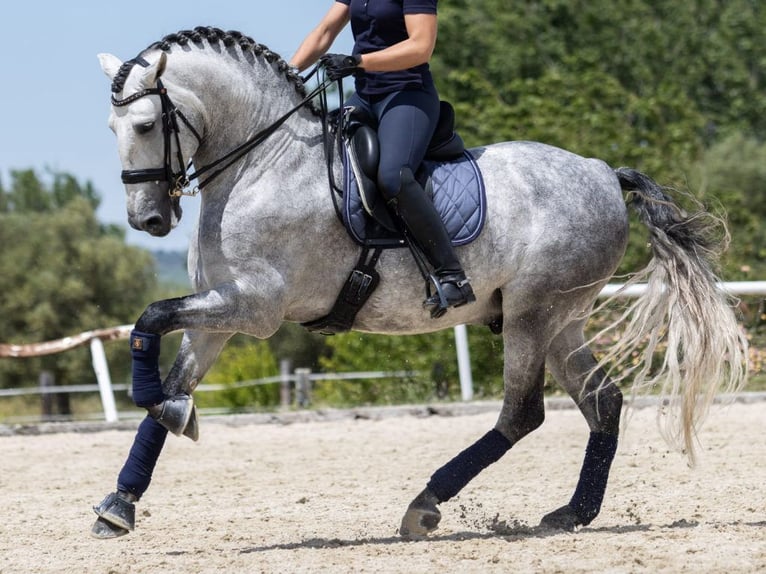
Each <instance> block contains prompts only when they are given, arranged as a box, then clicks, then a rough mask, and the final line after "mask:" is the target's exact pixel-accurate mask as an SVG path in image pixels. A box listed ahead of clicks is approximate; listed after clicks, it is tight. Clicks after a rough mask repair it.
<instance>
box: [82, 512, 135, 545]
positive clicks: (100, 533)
mask: <svg viewBox="0 0 766 574" xmlns="http://www.w3.org/2000/svg"><path fill="white" fill-rule="evenodd" d="M129 532H130V530H126V529H125V528H121V527H119V526H117V525H116V524H112V523H111V522H107V521H106V520H104V519H103V518H101V517H100V516H99V517H98V518H96V522H94V523H93V528H91V529H90V535H91V536H92V537H93V538H98V539H100V540H107V539H109V538H119V537H120V536H125V535H126V534H128V533H129Z"/></svg>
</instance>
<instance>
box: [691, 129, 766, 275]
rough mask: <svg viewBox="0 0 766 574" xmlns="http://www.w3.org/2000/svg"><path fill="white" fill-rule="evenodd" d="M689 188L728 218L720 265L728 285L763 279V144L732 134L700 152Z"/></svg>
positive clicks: (765, 260) (765, 188) (765, 231)
mask: <svg viewBox="0 0 766 574" xmlns="http://www.w3.org/2000/svg"><path fill="white" fill-rule="evenodd" d="M689 183H690V186H691V188H692V189H694V190H695V191H696V193H697V195H698V196H699V197H700V198H701V199H703V200H710V201H712V202H713V203H714V204H719V205H720V207H721V209H724V210H725V211H726V213H727V214H728V224H729V228H730V230H731V233H732V240H731V246H730V249H729V252H728V254H727V256H726V259H725V261H724V263H725V272H724V276H725V277H726V278H727V279H728V280H731V281H737V280H760V279H763V278H764V277H766V228H765V227H764V225H763V221H764V219H766V144H764V143H762V142H758V141H757V140H755V139H753V138H747V137H744V136H742V135H741V134H734V135H732V136H730V137H728V138H726V139H724V140H722V141H721V142H719V143H717V144H716V145H714V146H713V147H711V148H710V149H709V150H707V151H705V153H704V154H703V155H702V157H701V159H700V160H699V162H698V163H697V164H696V165H695V166H694V168H693V169H692V170H690V177H689Z"/></svg>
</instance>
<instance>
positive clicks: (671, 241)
mask: <svg viewBox="0 0 766 574" xmlns="http://www.w3.org/2000/svg"><path fill="white" fill-rule="evenodd" d="M615 174H616V175H617V178H618V180H619V182H620V186H621V187H622V189H623V191H627V192H632V193H633V198H632V200H631V201H630V205H631V206H632V207H633V208H634V209H635V210H636V211H637V212H638V216H639V218H640V219H641V221H642V222H643V223H644V224H645V225H646V227H647V228H648V229H649V234H650V243H651V249H652V259H651V261H650V262H649V264H648V265H647V266H646V267H645V268H644V269H643V270H642V271H640V272H638V273H637V274H635V275H634V276H632V277H631V280H630V281H629V282H628V284H627V285H634V284H636V283H640V282H641V283H643V282H646V283H647V289H646V291H645V292H644V293H643V294H642V295H641V296H640V297H638V298H637V299H636V300H635V301H634V302H633V303H632V304H631V305H630V306H629V307H628V309H627V310H626V311H625V313H624V314H623V315H622V316H621V317H620V318H619V319H618V320H617V321H616V322H615V323H613V324H612V325H611V326H610V327H607V329H606V331H610V330H612V329H614V328H617V327H621V326H622V325H626V327H625V330H624V332H623V333H621V334H620V337H619V340H618V342H617V343H616V344H615V346H614V348H612V349H611V350H610V351H609V353H608V354H607V355H606V356H605V357H603V358H602V359H601V361H600V363H599V366H600V367H604V368H607V367H606V365H607V364H608V365H611V370H612V371H614V368H615V367H617V366H620V367H622V368H623V371H622V372H621V374H620V375H619V376H614V378H615V379H616V380H621V379H624V378H626V377H628V376H633V383H632V392H633V394H634V395H635V393H636V392H637V391H639V390H644V389H648V388H658V389H659V390H660V392H661V394H662V396H663V398H665V399H666V401H667V403H668V406H669V407H670V408H668V409H664V408H662V409H660V411H659V413H658V416H659V417H660V418H661V419H663V420H662V421H661V422H662V423H663V424H662V425H661V429H662V431H663V435H664V437H665V439H666V440H667V441H668V442H669V443H670V444H671V445H673V446H677V447H679V448H682V449H683V450H684V451H685V452H686V453H687V455H688V456H689V459H690V461H691V462H692V463H693V462H694V451H695V449H694V442H695V441H694V438H695V434H696V432H697V430H698V429H699V426H700V424H701V423H702V421H703V420H704V418H705V415H706V414H707V411H708V409H709V407H710V405H711V403H712V402H713V400H714V398H715V396H716V394H717V393H718V392H727V393H731V392H735V391H737V390H739V389H740V388H741V387H742V386H743V385H744V384H745V381H746V379H747V339H746V338H745V335H744V332H743V330H742V329H741V328H740V326H739V324H738V323H737V319H736V316H735V313H734V310H733V308H732V304H731V299H730V297H729V296H727V294H726V293H724V292H723V291H722V290H721V289H720V286H719V284H718V280H717V276H716V267H717V262H718V258H719V256H720V254H721V253H722V252H723V251H724V250H725V249H726V247H727V245H728V240H729V235H728V230H727V229H726V224H725V222H724V221H723V220H722V219H720V218H718V217H716V216H714V215H712V214H710V213H708V212H706V211H705V210H704V209H702V208H701V206H700V207H699V209H698V211H696V212H695V213H692V214H686V213H685V212H684V211H683V210H682V209H681V208H680V207H679V206H678V205H676V203H675V202H674V201H673V199H672V198H671V197H670V196H669V195H667V194H666V193H665V192H664V190H663V189H662V188H661V187H660V186H659V185H658V184H657V183H655V182H654V181H653V180H652V179H651V178H649V177H647V176H646V175H644V174H642V173H640V172H637V171H635V170H632V169H628V168H619V169H616V170H615ZM614 297H620V293H619V292H618V293H617V294H616V295H615V296H614ZM614 297H613V298H614ZM599 335H601V334H599ZM599 335H597V336H599ZM662 347H665V350H664V355H663V356H664V358H663V359H662V362H661V364H656V363H657V361H654V362H653V359H654V355H655V352H658V354H661V353H662ZM637 354H640V355H641V361H640V362H638V364H635V365H632V361H631V358H632V357H633V356H636V355H637ZM611 374H612V375H614V373H611Z"/></svg>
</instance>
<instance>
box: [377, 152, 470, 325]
mask: <svg viewBox="0 0 766 574" xmlns="http://www.w3.org/2000/svg"><path fill="white" fill-rule="evenodd" d="M400 178H401V184H400V188H399V194H398V195H397V196H396V197H394V198H393V199H391V200H390V201H389V204H390V205H391V206H392V207H393V208H394V211H395V212H396V214H397V215H398V216H399V219H400V220H401V221H402V223H403V224H404V226H405V227H406V228H407V232H408V233H409V235H410V236H411V237H412V238H413V239H414V240H415V242H416V243H417V245H418V247H419V248H420V249H421V250H422V251H423V254H424V255H425V256H426V259H428V262H429V263H430V264H431V266H432V267H433V270H434V275H435V276H436V279H437V280H438V283H439V284H438V285H434V287H435V290H436V293H434V295H432V296H431V297H429V298H428V299H426V300H425V301H424V302H423V305H424V306H425V307H426V308H427V309H429V310H430V311H431V317H433V318H438V317H441V316H442V315H444V313H446V312H447V309H449V308H450V307H459V306H461V305H465V304H466V303H471V302H473V301H476V296H475V295H474V293H473V289H472V288H471V284H470V283H469V281H468V279H467V278H466V276H465V272H464V271H463V266H462V265H461V264H460V260H459V259H458V258H457V255H456V253H455V249H454V248H453V246H452V241H451V240H450V237H449V235H448V234H447V230H446V229H445V227H444V223H443V222H442V220H441V217H439V214H438V213H437V211H436V208H435V207H434V204H433V202H432V201H431V200H430V199H429V198H428V197H427V196H426V192H425V190H423V188H422V186H421V185H420V184H419V183H418V182H417V181H416V180H415V177H414V175H413V174H412V170H410V169H409V168H407V167H403V168H402V170H401V173H400Z"/></svg>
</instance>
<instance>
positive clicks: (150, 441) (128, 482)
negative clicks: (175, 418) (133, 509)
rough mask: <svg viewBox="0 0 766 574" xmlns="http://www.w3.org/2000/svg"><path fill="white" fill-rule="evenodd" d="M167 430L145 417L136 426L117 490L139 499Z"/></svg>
mask: <svg viewBox="0 0 766 574" xmlns="http://www.w3.org/2000/svg"><path fill="white" fill-rule="evenodd" d="M167 436H168V429H166V428H165V427H164V426H162V425H161V424H160V423H158V422H157V421H156V420H154V419H153V418H152V417H149V416H147V417H146V418H145V419H144V420H143V421H142V422H141V424H140V425H139V426H138V432H137V433H136V438H135V439H133V446H132V447H131V449H130V454H129V455H128V460H126V461H125V465H124V466H123V467H122V470H121V471H120V475H119V476H118V477H117V490H124V491H127V492H130V493H131V494H133V495H135V497H136V498H137V499H138V498H141V495H142V494H144V492H146V489H147V488H149V483H150V482H151V481H152V472H154V467H155V465H156V464H157V459H158V458H159V456H160V452H162V447H163V446H164V445H165V438H166V437H167Z"/></svg>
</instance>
